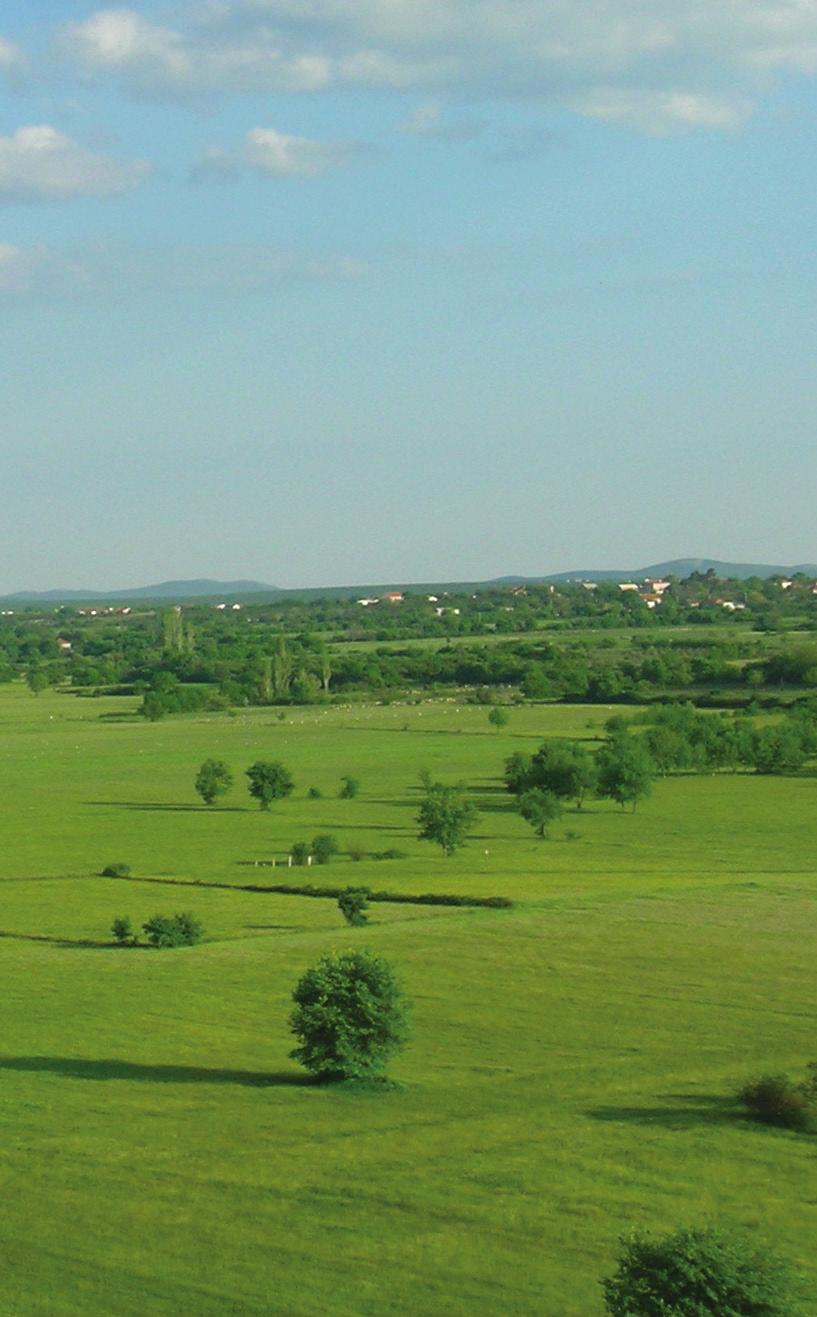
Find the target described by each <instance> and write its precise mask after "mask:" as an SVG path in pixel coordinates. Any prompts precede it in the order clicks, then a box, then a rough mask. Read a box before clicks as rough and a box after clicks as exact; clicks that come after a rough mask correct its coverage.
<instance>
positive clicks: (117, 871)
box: [102, 864, 130, 878]
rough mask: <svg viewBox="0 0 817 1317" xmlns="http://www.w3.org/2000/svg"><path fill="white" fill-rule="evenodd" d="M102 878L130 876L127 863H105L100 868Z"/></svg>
mask: <svg viewBox="0 0 817 1317" xmlns="http://www.w3.org/2000/svg"><path fill="white" fill-rule="evenodd" d="M102 877H103V878H130V865H129V864H106V865H105V868H104V869H103V870H102Z"/></svg>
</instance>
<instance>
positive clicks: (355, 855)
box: [346, 846, 366, 864]
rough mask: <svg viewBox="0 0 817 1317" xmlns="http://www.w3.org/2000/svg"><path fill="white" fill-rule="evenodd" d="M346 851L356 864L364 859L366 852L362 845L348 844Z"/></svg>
mask: <svg viewBox="0 0 817 1317" xmlns="http://www.w3.org/2000/svg"><path fill="white" fill-rule="evenodd" d="M346 853H347V855H348V856H349V859H350V860H354V861H355V863H356V864H357V863H359V862H360V861H361V860H365V859H366V852H365V851H364V849H363V847H362V846H350V847H349V849H348V851H347V852H346Z"/></svg>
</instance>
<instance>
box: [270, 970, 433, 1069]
mask: <svg viewBox="0 0 817 1317" xmlns="http://www.w3.org/2000/svg"><path fill="white" fill-rule="evenodd" d="M292 996H293V1001H294V1002H295V1010H294V1011H293V1012H292V1015H291V1016H290V1025H291V1028H292V1031H293V1033H294V1034H295V1037H296V1038H297V1040H298V1046H297V1047H296V1048H294V1049H293V1051H292V1052H291V1053H290V1055H291V1056H292V1057H293V1059H294V1060H296V1061H299V1062H300V1063H301V1065H303V1066H305V1067H306V1069H307V1070H309V1071H310V1072H311V1073H312V1074H313V1075H315V1076H317V1077H318V1078H319V1079H322V1080H340V1079H368V1078H374V1077H376V1076H378V1075H381V1074H382V1072H383V1070H384V1068H385V1066H386V1062H387V1061H388V1060H389V1057H391V1056H393V1055H394V1053H395V1052H397V1051H398V1050H399V1049H400V1048H401V1047H402V1046H403V1044H404V1043H405V1041H406V1038H407V1035H408V1027H407V1014H408V1012H407V1005H406V1002H405V999H404V997H403V993H402V991H401V989H400V987H399V985H398V983H397V980H396V978H395V976H394V972H393V970H392V968H391V965H390V964H389V963H388V961H386V960H383V959H381V958H380V957H379V956H375V955H374V954H373V953H372V952H370V951H344V952H340V953H339V954H338V953H333V954H330V955H326V956H323V957H321V959H320V960H319V961H318V964H317V965H316V966H315V968H314V969H310V970H307V972H306V974H304V976H303V978H302V979H301V980H300V982H299V983H298V985H297V987H296V989H295V991H294V993H293V994H292Z"/></svg>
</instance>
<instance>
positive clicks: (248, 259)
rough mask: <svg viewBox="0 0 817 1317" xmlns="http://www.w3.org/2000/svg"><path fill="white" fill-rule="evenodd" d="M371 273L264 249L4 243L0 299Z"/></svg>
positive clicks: (347, 259) (245, 288)
mask: <svg viewBox="0 0 817 1317" xmlns="http://www.w3.org/2000/svg"><path fill="white" fill-rule="evenodd" d="M365 272H366V266H365V264H364V263H363V262H362V261H359V260H357V259H356V258H354V257H351V256H348V255H343V254H341V255H336V256H310V255H308V254H305V253H303V252H297V251H287V250H282V249H280V248H276V247H270V246H262V245H249V244H247V245H242V244H220V245H219V244H215V245H212V246H193V245H191V244H179V245H176V246H163V247H144V248H136V247H126V246H121V245H110V244H90V243H86V244H83V245H80V246H78V247H76V248H73V249H68V250H64V249H63V250H60V249H57V248H53V247H46V246H43V245H38V246H32V247H27V248H26V247H19V246H15V245H13V244H11V243H4V242H0V299H2V298H4V297H5V298H36V299H44V300H64V299H66V298H68V299H74V298H78V297H80V298H81V297H87V296H92V297H105V296H115V297H117V298H121V297H123V296H138V295H139V294H141V293H145V292H156V291H161V292H167V291H168V290H170V291H175V292H185V291H190V292H202V291H203V292H211V293H217V294H229V295H238V294H242V293H256V292H264V291H270V292H272V291H273V290H275V289H276V288H282V287H284V286H286V285H288V284H299V283H316V282H318V283H326V282H337V281H346V280H350V279H358V278H360V277H361V276H362V275H363V274H365Z"/></svg>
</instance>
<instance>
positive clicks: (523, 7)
mask: <svg viewBox="0 0 817 1317" xmlns="http://www.w3.org/2000/svg"><path fill="white" fill-rule="evenodd" d="M176 13H177V15H180V16H179V17H177V19H176V20H175V22H174V23H173V25H166V24H161V23H157V22H153V21H152V20H150V19H149V18H147V17H146V16H145V15H144V14H143V13H140V12H139V10H138V9H137V8H133V7H130V8H103V9H99V10H98V11H97V12H95V13H93V14H91V15H90V17H88V18H87V19H85V20H84V21H83V22H79V23H72V24H69V25H67V26H66V27H65V28H64V29H63V33H62V48H63V50H64V52H65V53H66V54H67V55H68V57H69V58H70V59H72V60H73V61H74V62H75V63H76V64H77V65H78V66H79V67H80V68H81V69H82V70H83V71H84V72H85V73H86V74H88V75H89V76H101V75H107V76H112V77H116V78H117V79H119V80H121V81H122V82H123V84H124V85H126V86H127V87H128V88H129V89H130V90H131V91H132V92H134V93H137V94H141V95H150V96H158V97H161V96H164V97H173V96H176V97H178V96H181V95H195V94H201V93H206V92H275V91H286V92H293V91H298V92H320V91H325V90H328V89H333V88H341V87H368V88H378V89H379V88H393V89H396V90H399V91H403V92H406V91H413V92H415V93H417V94H418V95H420V96H423V97H424V98H425V100H424V102H423V104H422V105H421V107H420V108H419V109H418V110H417V111H415V113H414V115H413V116H412V117H411V118H410V119H409V121H408V124H407V126H406V130H407V131H412V132H415V133H418V134H421V135H427V136H434V135H438V134H439V135H445V134H454V135H457V134H462V133H464V132H465V131H472V132H473V131H476V130H475V128H474V127H472V128H470V129H467V130H466V128H465V127H463V125H464V124H466V123H467V121H466V120H461V121H460V127H459V128H458V127H457V123H456V121H454V123H452V124H448V123H447V120H446V117H445V116H444V115H443V114H442V111H441V110H440V109H439V108H438V107H437V98H440V99H445V98H448V97H450V96H451V95H462V94H467V95H468V96H470V97H473V98H479V97H484V98H488V97H492V98H507V99H528V100H531V101H533V102H535V103H539V104H548V105H554V106H560V107H566V108H569V109H572V110H573V111H575V112H576V113H579V114H583V115H589V116H591V117H596V118H601V119H609V120H615V121H616V122H619V123H622V124H625V125H627V126H628V127H631V128H634V129H637V130H638V131H647V132H656V131H660V132H669V131H684V130H689V129H692V128H709V129H712V128H715V129H723V128H729V127H732V126H734V124H735V123H737V122H739V121H740V120H741V118H742V117H744V116H745V114H746V113H747V112H748V110H749V109H750V108H751V104H752V102H753V100H754V99H756V98H757V97H758V96H759V95H762V94H763V92H764V90H765V89H766V88H767V87H768V85H769V82H768V75H769V73H770V72H774V71H786V70H794V71H797V72H799V73H802V74H807V75H810V74H817V4H815V3H814V0H764V2H763V3H762V4H761V3H751V0H745V3H735V0H686V2H685V3H684V4H678V3H677V0H572V3H568V2H567V0H514V3H510V2H509V0H389V3H384V0H209V3H198V4H193V3H192V2H191V3H189V4H188V6H187V8H186V9H184V8H182V9H181V10H178V9H177V10H176Z"/></svg>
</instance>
